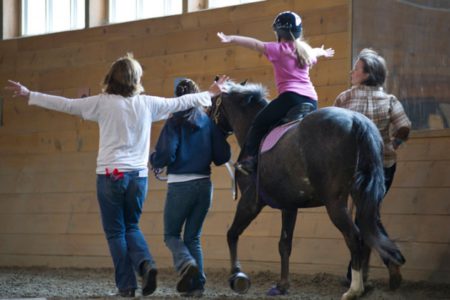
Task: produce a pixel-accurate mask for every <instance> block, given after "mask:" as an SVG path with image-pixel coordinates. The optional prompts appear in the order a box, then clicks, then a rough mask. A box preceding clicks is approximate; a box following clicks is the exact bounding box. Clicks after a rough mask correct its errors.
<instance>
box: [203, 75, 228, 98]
mask: <svg viewBox="0 0 450 300" xmlns="http://www.w3.org/2000/svg"><path fill="white" fill-rule="evenodd" d="M229 79H230V77H228V76H226V75H222V76H220V77H219V78H216V80H214V82H213V84H211V86H210V87H209V90H208V91H209V93H210V95H211V97H214V96H217V95H219V94H220V93H222V92H226V88H225V87H224V84H225V82H227V80H229Z"/></svg>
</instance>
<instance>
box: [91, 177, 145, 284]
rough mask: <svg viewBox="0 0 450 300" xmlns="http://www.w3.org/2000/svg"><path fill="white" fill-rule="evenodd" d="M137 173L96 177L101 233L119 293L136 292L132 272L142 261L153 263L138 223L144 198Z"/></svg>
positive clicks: (143, 178) (143, 191)
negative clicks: (131, 290) (104, 236)
mask: <svg viewBox="0 0 450 300" xmlns="http://www.w3.org/2000/svg"><path fill="white" fill-rule="evenodd" d="M138 174H139V172H138V171H132V172H125V173H124V176H123V178H122V179H115V178H114V177H113V176H107V175H97V198H98V203H99V205H100V212H101V217H102V224H103V230H104V231H105V235H106V239H107V240H108V246H109V251H110V252H111V256H112V259H113V263H114V271H115V280H116V286H117V288H118V289H119V290H120V291H124V290H130V289H136V288H137V282H136V276H135V271H136V272H139V266H140V264H141V263H142V262H143V261H144V260H148V261H150V264H151V265H152V266H153V267H154V261H153V258H152V256H151V254H150V251H149V249H148V246H147V242H146V241H145V239H144V236H143V234H142V232H141V230H140V229H139V226H138V223H139V219H140V217H141V214H142V206H143V204H144V201H145V198H146V196H147V186H148V181H147V180H148V179H147V177H139V176H138Z"/></svg>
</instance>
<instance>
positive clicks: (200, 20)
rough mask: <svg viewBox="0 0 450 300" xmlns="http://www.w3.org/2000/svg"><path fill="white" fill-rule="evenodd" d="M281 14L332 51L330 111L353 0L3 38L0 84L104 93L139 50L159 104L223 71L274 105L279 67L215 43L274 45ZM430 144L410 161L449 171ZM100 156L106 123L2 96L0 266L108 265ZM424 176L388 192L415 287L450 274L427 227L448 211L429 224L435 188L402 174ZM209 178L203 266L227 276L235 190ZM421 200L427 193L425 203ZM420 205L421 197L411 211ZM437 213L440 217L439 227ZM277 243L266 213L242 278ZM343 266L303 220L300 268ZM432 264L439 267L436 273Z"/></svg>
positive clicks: (272, 260)
mask: <svg viewBox="0 0 450 300" xmlns="http://www.w3.org/2000/svg"><path fill="white" fill-rule="evenodd" d="M283 10H294V11H297V12H299V13H300V14H301V15H302V17H303V20H304V28H305V34H306V37H307V38H308V40H309V41H310V43H311V44H312V45H313V46H320V45H321V44H325V45H326V46H327V47H333V48H334V49H336V56H335V57H334V58H333V59H328V60H322V61H320V62H319V63H318V65H317V66H315V67H314V68H313V70H312V72H311V74H312V79H313V82H314V83H315V85H316V87H317V90H318V93H319V98H320V103H321V105H322V106H326V105H330V104H331V103H332V102H333V101H334V98H335V97H336V95H337V94H338V93H339V92H340V91H342V90H344V89H345V88H347V86H348V70H349V68H350V65H351V58H350V47H351V40H350V6H349V2H348V1H347V0H314V1H310V0H271V1H262V2H258V3H252V4H248V5H242V6H237V7H227V8H221V9H214V10H206V11H201V12H196V13H191V14H186V15H181V16H171V17H167V18H159V19H151V20H142V21H137V22H130V23H126V24H117V25H110V26H105V27H98V28H92V29H88V30H81V31H74V32H66V33H56V34H51V35H45V36H36V37H29V38H21V39H14V40H6V41H2V42H0V82H3V83H4V82H5V81H6V80H7V79H8V78H14V79H16V80H19V81H20V82H23V83H25V84H27V85H28V86H29V87H30V88H32V89H35V90H40V91H47V92H52V93H57V94H61V95H65V96H69V97H75V96H78V95H79V94H80V93H83V92H84V91H85V90H86V89H89V90H90V93H91V94H95V93H98V92H99V91H100V84H99V83H100V82H101V81H102V79H103V76H104V74H105V72H106V71H107V69H108V67H109V65H110V64H111V62H112V61H114V60H115V59H116V58H117V57H118V56H121V55H123V54H124V53H125V52H133V53H134V54H135V57H137V59H138V60H139V61H140V62H141V63H142V65H143V67H144V78H143V80H144V86H145V88H146V91H147V92H149V93H151V94H155V95H163V96H171V95H172V93H173V81H174V79H175V78H176V77H180V76H189V77H191V78H193V79H194V80H196V81H197V82H199V83H200V85H201V86H202V87H203V88H206V87H207V86H208V85H209V83H210V82H211V80H212V78H213V77H214V75H215V74H218V73H224V74H228V75H230V76H231V77H232V78H234V79H236V80H239V81H240V80H244V79H249V80H250V81H254V82H262V83H263V84H265V85H267V86H268V87H269V89H270V92H271V95H272V96H275V94H276V92H275V87H274V83H273V75H272V69H271V66H270V65H269V63H268V62H267V61H266V60H265V58H264V57H261V56H259V55H257V54H255V53H254V52H251V51H249V50H245V49H241V48H237V47H233V46H229V45H222V44H220V43H219V41H218V39H217V38H216V35H215V34H216V32H218V31H224V32H225V33H239V34H243V35H251V36H254V37H257V38H259V39H262V40H273V38H274V35H273V33H272V32H271V30H270V27H271V23H272V20H273V17H274V16H275V15H276V14H277V13H278V12H280V11H283ZM161 126H162V124H161V123H158V124H156V125H155V126H154V127H153V130H152V143H154V142H155V141H156V139H157V137H158V134H159V131H160V129H161ZM428 142H431V146H427V147H425V149H423V147H422V148H421V146H417V147H418V148H417V147H413V146H412V147H409V146H408V147H407V148H405V150H402V151H405V152H402V154H401V156H403V155H406V156H408V155H409V156H410V157H414V156H415V154H414V151H416V150H414V149H420V151H422V153H423V157H427V163H426V165H427V166H428V167H429V169H430V170H429V171H430V172H434V173H433V174H434V176H438V175H439V174H441V172H443V171H445V172H448V170H449V168H448V166H445V164H444V168H443V169H441V168H438V169H436V168H432V167H431V166H435V165H438V164H439V163H438V162H440V161H442V160H444V161H445V158H444V159H443V158H441V156H440V155H441V154H442V153H441V152H440V150H435V148H434V147H438V148H439V149H444V148H442V147H447V148H448V144H449V141H448V139H444V140H441V139H439V138H437V139H434V138H433V139H428V138H425V137H424V138H420V139H417V141H416V140H413V142H412V143H411V144H416V143H418V144H419V145H420V144H425V143H428ZM231 143H232V147H233V150H234V155H236V154H237V152H238V149H237V145H236V143H235V142H234V140H233V139H232V140H231ZM97 147H98V133H97V125H96V124H94V123H91V122H85V121H82V120H80V119H78V118H75V117H71V116H67V115H64V114H61V113H57V112H51V111H47V110H43V109H40V108H36V107H29V106H27V105H26V104H25V103H22V102H20V101H14V100H12V99H5V101H4V125H3V127H0V166H1V167H0V214H1V216H0V265H2V266H13V265H19V266H32V265H45V266H51V267H105V266H108V267H110V266H111V265H112V264H111V259H110V257H109V252H108V248H107V244H106V241H105V238H104V235H103V232H102V228H101V224H100V218H99V212H98V205H97V201H96V196H95V171H94V170H95V157H96V151H97ZM409 151H413V153H410V152H409ZM417 151H419V150H417ZM427 151H428V152H427ZM429 152H431V153H433V156H432V158H431V159H428V155H429ZM403 153H405V154H403ZM408 153H409V154H408ZM446 159H447V160H448V157H447V158H446ZM409 165H410V164H408V166H409ZM422 167H423V166H422V165H421V164H420V163H418V164H417V165H414V164H411V168H413V169H412V170H409V169H406V167H404V166H400V167H399V175H398V177H397V178H396V181H395V182H394V188H393V192H392V195H396V194H398V193H403V194H402V196H401V199H403V200H402V201H403V202H396V201H386V206H385V208H384V209H385V210H387V212H386V214H385V217H386V218H388V220H387V227H388V229H391V227H392V228H395V230H394V229H392V234H393V236H394V237H396V238H399V239H400V243H401V246H402V248H405V254H406V256H407V258H408V259H409V261H408V265H407V266H406V267H405V271H406V276H407V278H412V279H428V278H432V279H436V278H435V277H432V276H429V275H430V274H435V273H436V274H438V273H439V274H440V275H445V276H446V279H447V280H448V277H449V275H448V274H449V270H448V265H447V267H444V269H442V267H443V266H445V264H444V263H441V264H438V263H437V261H436V260H437V258H436V259H435V257H438V256H439V257H441V254H442V253H445V251H447V257H448V240H449V237H448V230H447V231H446V233H447V236H445V238H444V237H443V236H442V235H445V233H442V234H441V235H439V234H438V233H436V232H432V230H430V232H431V233H430V234H427V229H429V228H430V227H431V228H432V227H433V226H434V225H440V226H442V223H441V222H445V220H446V219H445V218H446V216H447V217H448V212H449V210H450V208H449V206H448V204H446V203H445V202H444V201H443V200H442V199H440V200H441V202H439V205H441V209H439V208H436V209H435V210H433V209H434V208H429V209H431V211H432V213H431V215H430V214H428V215H427V214H425V216H422V208H424V207H426V205H425V203H427V202H426V201H425V199H431V200H434V199H438V198H439V197H437V196H432V195H429V194H428V193H427V187H428V186H426V185H425V186H417V185H414V184H409V183H408V181H406V183H405V184H403V185H402V183H403V182H405V180H406V175H405V172H418V174H422V175H421V176H425V177H426V174H429V172H428V173H423V172H422V171H423V168H422ZM407 170H408V171H407ZM418 176H419V175H418ZM149 180H150V192H149V196H148V199H147V202H146V205H145V209H144V214H143V217H142V223H141V226H142V230H143V231H144V233H145V236H146V238H147V241H148V242H149V244H150V247H151V251H152V253H153V254H154V255H155V258H156V260H157V262H158V264H159V266H160V267H169V266H171V257H170V253H169V251H168V250H167V249H166V247H165V246H164V243H163V236H162V232H163V230H162V210H163V203H164V198H165V190H166V187H165V184H164V183H161V182H157V181H156V180H154V178H153V177H150V179H149ZM213 180H214V184H215V190H214V204H213V207H212V210H211V211H210V213H209V215H208V217H207V219H206V223H205V226H204V231H203V240H202V243H203V246H204V252H205V253H204V255H205V260H206V262H205V264H206V267H207V268H208V267H209V268H215V267H221V268H222V267H225V268H228V266H229V263H228V250H227V246H226V231H227V229H228V227H229V226H230V224H231V222H232V218H233V214H234V211H235V208H236V202H234V201H232V200H231V191H230V179H229V178H228V175H227V173H226V170H225V168H224V167H219V168H215V169H214V170H213ZM442 180H443V185H444V186H443V187H442V189H441V190H440V194H439V195H441V196H442V197H444V198H445V197H447V199H448V190H449V184H448V179H442ZM411 185H412V187H411ZM417 195H423V197H424V199H422V198H420V199H419V197H418V196H417ZM410 196H411V197H414V198H413V199H417V200H415V201H414V200H411V199H410ZM390 197H395V196H390ZM431 200H430V201H431ZM436 201H437V200H436ZM433 207H434V206H433ZM442 210H443V211H446V213H445V212H442ZM433 212H434V213H433ZM434 215H438V216H437V217H436V218H434ZM399 218H400V219H399ZM397 220H401V222H397ZM419 220H425V221H426V222H427V223H426V224H428V225H427V226H428V227H426V228H420V229H417V230H416V231H415V232H411V231H410V228H411V226H413V225H415V224H422V223H423V222H421V223H417V222H418V221H419ZM425 221H424V222H425ZM279 232H280V213H279V212H278V211H275V210H270V209H265V210H263V212H262V213H261V215H260V216H259V217H258V218H257V219H256V221H255V222H254V223H253V224H251V226H250V227H249V228H248V230H247V231H246V232H245V234H244V236H243V237H242V239H241V242H240V248H239V254H240V257H241V259H242V261H243V265H244V268H245V269H247V270H265V269H268V268H270V269H271V270H279V267H278V265H279V256H278V249H277V248H278V238H279ZM262 249H264V251H263V250H262ZM330 249H333V250H334V251H332V252H331V251H330ZM445 249H447V250H445ZM443 251H444V252H443ZM428 253H429V254H430V255H431V258H430V255H429V254H428ZM347 260H348V251H347V249H346V247H345V245H344V242H343V240H342V238H341V236H340V234H339V233H338V232H337V230H336V229H335V228H334V227H333V226H332V224H331V222H330V221H329V219H328V217H327V216H326V214H325V213H324V210H323V209H311V210H305V211H304V212H302V213H300V215H299V220H298V225H297V228H296V231H295V240H294V250H293V254H292V264H291V270H292V271H293V272H309V273H311V272H331V273H336V274H343V273H344V271H345V265H346V263H347ZM430 260H433V261H434V263H433V264H431V265H430V264H429V261H430ZM373 264H374V268H375V270H374V274H375V276H385V271H384V270H383V269H382V268H381V267H380V264H379V262H378V261H377V260H376V259H374V262H373ZM441 278H442V277H441Z"/></svg>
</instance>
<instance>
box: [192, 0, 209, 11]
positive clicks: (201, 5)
mask: <svg viewBox="0 0 450 300" xmlns="http://www.w3.org/2000/svg"><path fill="white" fill-rule="evenodd" d="M187 2H188V5H187V6H188V11H187V12H193V11H199V10H202V9H207V8H208V0H187Z"/></svg>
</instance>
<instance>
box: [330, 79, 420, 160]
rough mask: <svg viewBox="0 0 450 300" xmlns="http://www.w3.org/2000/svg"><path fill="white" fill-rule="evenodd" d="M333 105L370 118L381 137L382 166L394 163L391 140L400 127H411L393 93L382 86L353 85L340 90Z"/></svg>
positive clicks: (395, 157) (394, 157) (395, 158)
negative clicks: (382, 147)
mask: <svg viewBox="0 0 450 300" xmlns="http://www.w3.org/2000/svg"><path fill="white" fill-rule="evenodd" d="M334 105H335V106H338V107H343V108H348V109H351V110H354V111H357V112H360V113H362V114H364V115H365V116H366V117H368V118H369V119H371V120H372V121H373V122H374V123H375V125H376V126H377V127H378V129H379V130H380V133H381V137H382V138H383V142H384V167H385V168H389V167H391V166H392V165H394V164H395V162H396V160H397V155H396V153H395V149H394V146H393V143H392V142H393V140H394V137H396V133H397V131H398V130H399V129H400V128H402V127H408V128H411V122H410V121H409V119H408V116H407V115H406V114H405V111H404V110H403V106H402V104H401V103H400V101H398V100H397V98H396V97H395V96H394V95H389V94H386V93H385V92H384V90H383V88H382V87H372V86H364V85H361V86H353V87H352V88H351V89H349V90H346V91H344V92H342V93H341V94H340V95H339V96H338V97H337V98H336V101H335V102H334Z"/></svg>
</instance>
